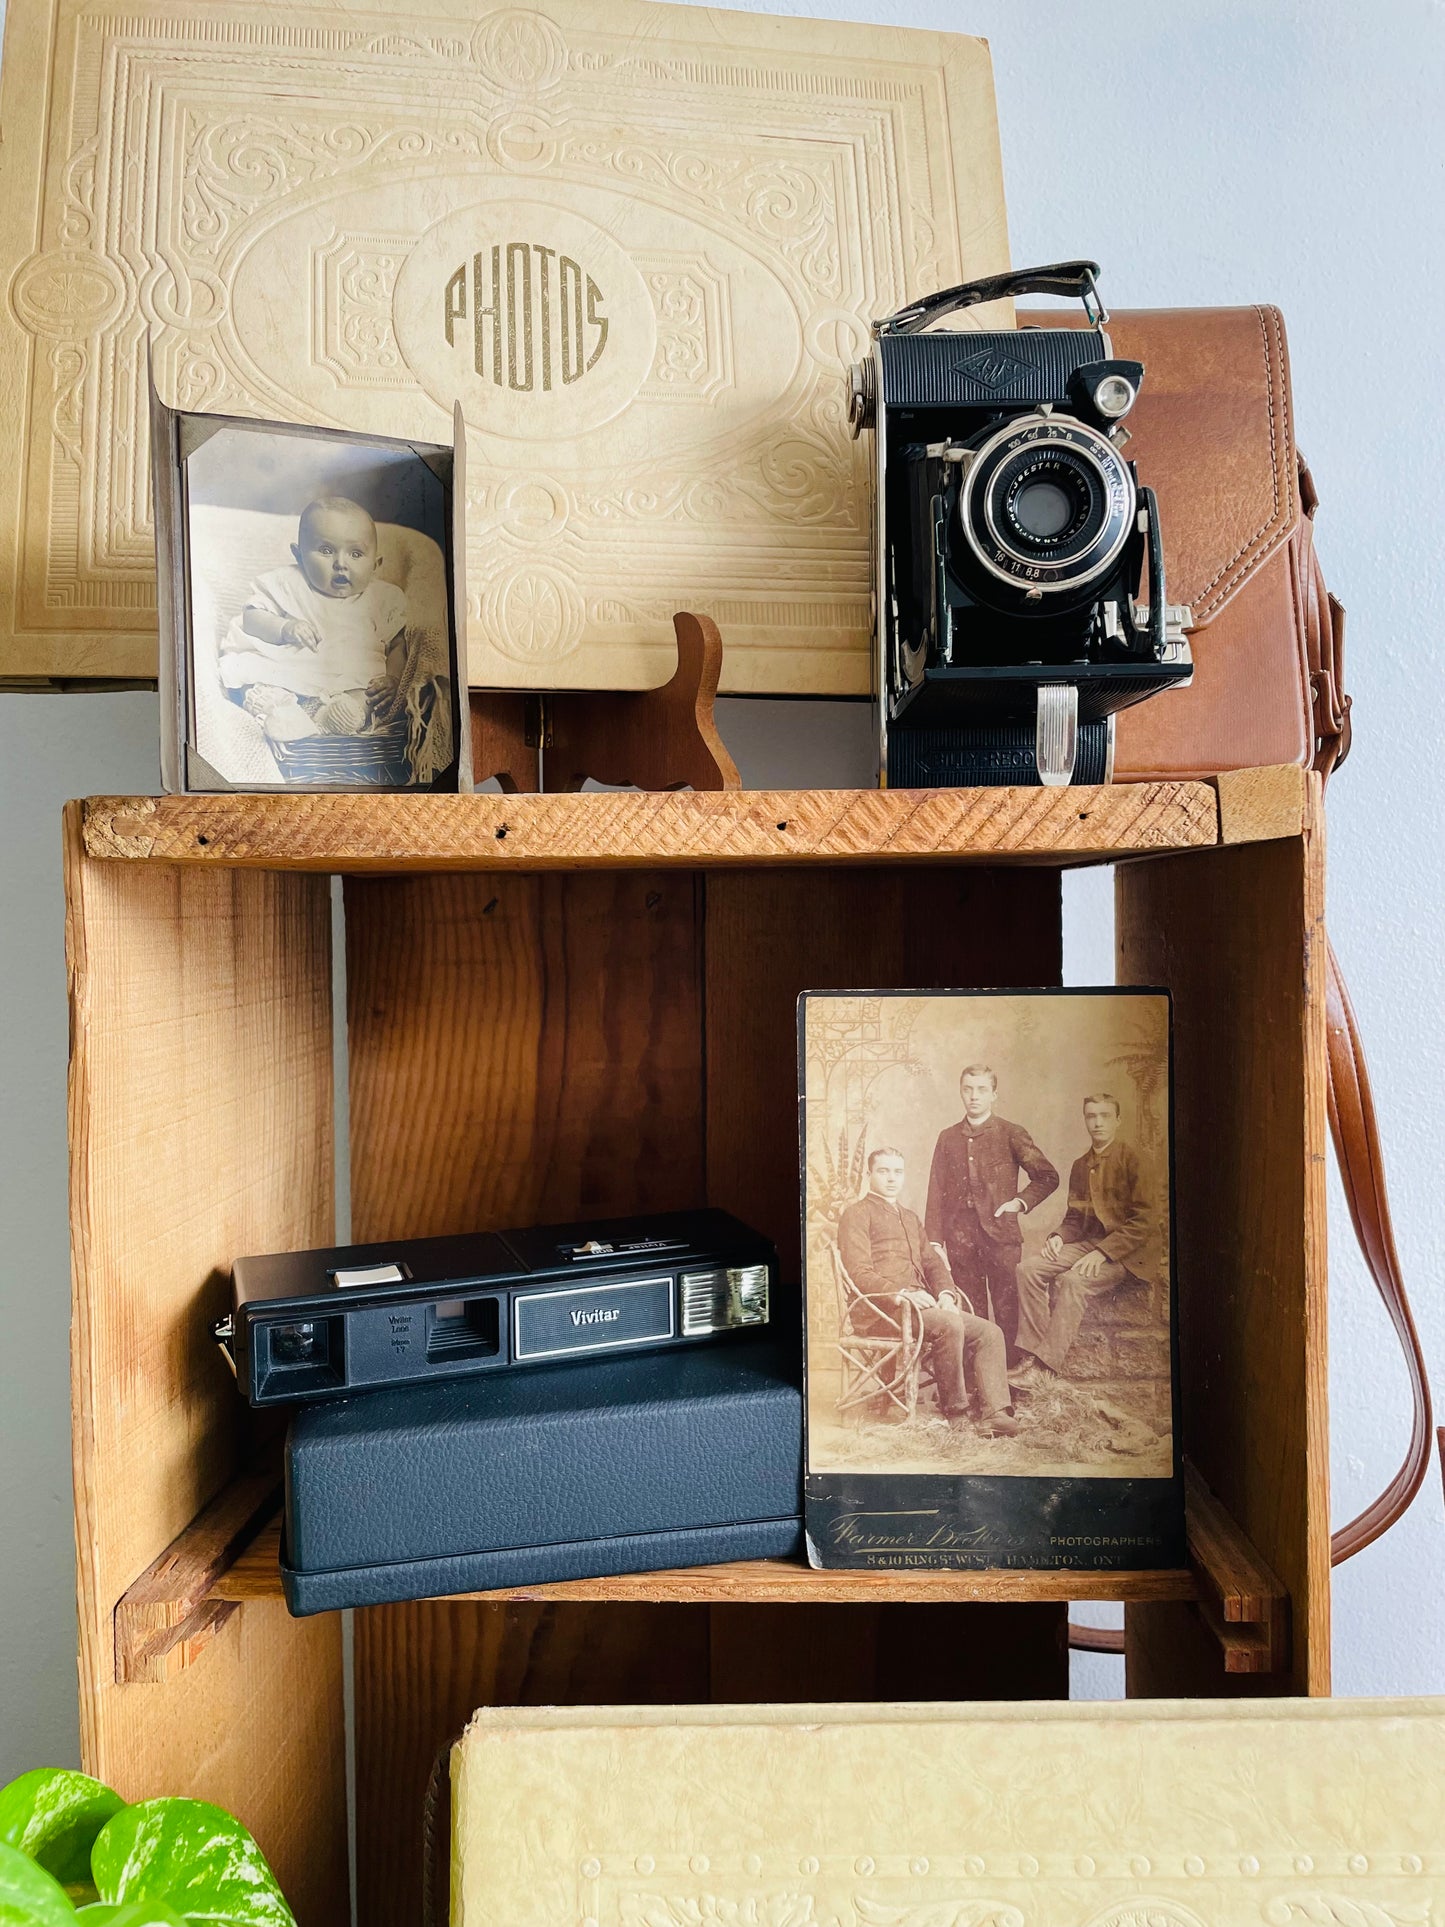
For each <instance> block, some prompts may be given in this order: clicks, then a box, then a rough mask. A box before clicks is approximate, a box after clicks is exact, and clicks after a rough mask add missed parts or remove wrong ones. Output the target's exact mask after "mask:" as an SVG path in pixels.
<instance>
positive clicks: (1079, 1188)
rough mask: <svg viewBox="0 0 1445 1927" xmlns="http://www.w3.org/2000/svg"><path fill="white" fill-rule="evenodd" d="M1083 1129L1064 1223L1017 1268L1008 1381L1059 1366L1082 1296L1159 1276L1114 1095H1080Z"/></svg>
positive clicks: (1144, 1191)
mask: <svg viewBox="0 0 1445 1927" xmlns="http://www.w3.org/2000/svg"><path fill="white" fill-rule="evenodd" d="M1084 1129H1085V1130H1086V1131H1087V1132H1088V1134H1089V1149H1088V1150H1087V1151H1085V1153H1084V1155H1083V1156H1082V1157H1080V1158H1075V1160H1074V1167H1073V1169H1072V1170H1071V1171H1070V1173H1069V1208H1068V1211H1067V1212H1066V1213H1065V1215H1064V1221H1063V1223H1062V1224H1061V1225H1060V1226H1059V1228H1058V1230H1057V1231H1055V1232H1054V1233H1052V1235H1051V1236H1050V1237H1048V1238H1046V1239H1045V1240H1044V1244H1043V1249H1042V1250H1041V1251H1040V1252H1039V1253H1038V1255H1037V1256H1036V1257H1033V1258H1026V1259H1025V1260H1024V1261H1023V1263H1022V1264H1021V1265H1020V1266H1019V1270H1018V1286H1019V1331H1018V1346H1019V1350H1020V1352H1021V1353H1022V1354H1023V1362H1022V1365H1021V1367H1020V1368H1019V1369H1018V1370H1016V1371H1015V1374H1014V1376H1015V1377H1016V1378H1025V1379H1026V1378H1028V1377H1029V1376H1030V1374H1031V1373H1034V1372H1036V1371H1037V1370H1038V1369H1039V1367H1040V1366H1042V1367H1043V1369H1044V1370H1045V1371H1048V1372H1061V1371H1062V1370H1063V1369H1064V1360H1065V1359H1066V1358H1067V1357H1068V1355H1069V1347H1070V1346H1071V1345H1072V1344H1073V1342H1074V1340H1075V1338H1076V1337H1077V1336H1078V1332H1079V1326H1080V1325H1081V1324H1082V1322H1083V1317H1084V1308H1085V1307H1086V1305H1087V1304H1088V1303H1089V1301H1090V1299H1092V1298H1097V1297H1098V1296H1099V1295H1100V1293H1102V1292H1106V1291H1115V1290H1117V1288H1118V1287H1119V1286H1120V1285H1123V1284H1128V1283H1130V1282H1131V1281H1142V1282H1144V1283H1150V1282H1152V1281H1153V1280H1154V1279H1155V1278H1157V1277H1158V1276H1159V1264H1160V1251H1159V1213H1158V1210H1157V1208H1156V1206H1155V1202H1154V1198H1153V1195H1152V1192H1151V1188H1150V1186H1149V1184H1148V1181H1147V1179H1146V1178H1145V1175H1144V1172H1143V1170H1142V1168H1141V1166H1140V1163H1139V1155H1138V1153H1137V1152H1136V1151H1135V1149H1134V1147H1133V1145H1131V1144H1126V1143H1125V1142H1124V1140H1123V1138H1121V1137H1120V1136H1119V1100H1118V1098H1117V1097H1114V1096H1111V1095H1110V1093H1109V1092H1107V1091H1098V1092H1096V1093H1095V1094H1094V1095H1093V1096H1092V1097H1086V1098H1085V1099H1084Z"/></svg>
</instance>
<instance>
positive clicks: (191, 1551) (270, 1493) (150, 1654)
mask: <svg viewBox="0 0 1445 1927" xmlns="http://www.w3.org/2000/svg"><path fill="white" fill-rule="evenodd" d="M280 1509H281V1487H280V1485H279V1484H278V1482H277V1479H276V1475H275V1472H274V1471H265V1472H255V1473H250V1474H244V1473H243V1474H242V1475H241V1477H239V1478H237V1479H234V1480H232V1482H231V1483H230V1484H229V1485H227V1486H224V1487H223V1488H222V1489H221V1491H220V1492H218V1493H217V1494H216V1497H215V1498H214V1499H212V1501H211V1503H210V1504H209V1505H208V1506H207V1507H206V1508H205V1510H204V1511H203V1512H202V1513H201V1514H200V1517H199V1518H197V1519H196V1520H195V1521H194V1522H193V1523H192V1524H191V1525H190V1526H188V1527H187V1528H186V1530H185V1531H184V1532H183V1533H181V1535H180V1536H179V1538H177V1539H175V1540H173V1541H172V1542H171V1544H170V1545H169V1546H168V1547H167V1548H166V1550H165V1551H164V1552H163V1553H162V1554H161V1555H160V1557H159V1558H158V1559H156V1560H154V1561H153V1562H152V1563H151V1565H150V1566H148V1567H147V1568H146V1570H145V1571H144V1572H143V1573H142V1574H141V1576H140V1578H139V1579H137V1580H136V1582H135V1584H134V1585H133V1586H128V1587H127V1588H126V1590H125V1592H124V1593H122V1595H121V1597H120V1599H119V1600H118V1601H117V1602H116V1608H115V1676H116V1679H117V1680H119V1681H120V1683H121V1684H122V1685H125V1684H126V1683H127V1682H130V1681H134V1682H139V1681H142V1680H147V1681H150V1682H152V1683H154V1682H156V1681H160V1680H165V1679H169V1678H170V1677H171V1676H172V1675H173V1674H175V1673H178V1672H179V1671H180V1670H181V1669H182V1667H185V1666H191V1665H194V1663H195V1661H196V1659H197V1658H198V1657H199V1655H200V1654H201V1653H202V1652H204V1650H205V1649H206V1647H207V1646H208V1645H209V1644H210V1643H211V1641H212V1639H214V1638H215V1636H216V1634H217V1633H218V1632H219V1631H220V1630H221V1628H222V1627H223V1626H224V1625H225V1624H226V1621H227V1620H228V1618H229V1617H230V1610H231V1609H230V1608H228V1606H227V1602H226V1601H225V1600H224V1599H223V1598H222V1596H221V1594H220V1592H219V1586H220V1582H221V1579H222V1578H223V1576H224V1575H225V1574H226V1573H227V1572H228V1571H229V1570H230V1569H231V1568H232V1567H233V1566H234V1565H235V1563H236V1561H237V1559H238V1558H239V1557H240V1556H241V1554H242V1553H243V1552H244V1551H246V1550H247V1549H248V1548H249V1547H250V1546H251V1544H252V1543H253V1542H254V1541H255V1539H256V1537H257V1535H258V1533H261V1532H262V1531H264V1530H265V1529H266V1527H267V1525H268V1524H269V1525H270V1527H271V1533H270V1534H269V1535H268V1537H270V1538H271V1540H272V1553H273V1556H274V1552H275V1544H274V1540H275V1535H276V1534H278V1533H279V1531H280V1521H279V1518H278V1517H277V1515H278V1514H279V1512H280Z"/></svg>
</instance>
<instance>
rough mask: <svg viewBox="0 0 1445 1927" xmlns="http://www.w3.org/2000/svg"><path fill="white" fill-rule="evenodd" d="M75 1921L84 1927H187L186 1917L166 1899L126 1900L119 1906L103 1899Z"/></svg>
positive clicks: (78, 1915) (86, 1909)
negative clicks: (168, 1904)
mask: <svg viewBox="0 0 1445 1927" xmlns="http://www.w3.org/2000/svg"><path fill="white" fill-rule="evenodd" d="M75 1918H76V1919H77V1920H78V1921H79V1922H80V1923H81V1927H186V1920H185V1915H184V1914H178V1913H177V1912H176V1910H175V1908H174V1907H168V1906H167V1905H166V1903H165V1902H164V1901H163V1900H123V1901H121V1903H120V1905H119V1906H113V1905H112V1904H111V1902H110V1901H108V1900H102V1901H99V1902H97V1903H95V1904H94V1905H92V1906H89V1907H81V1908H80V1909H79V1910H78V1911H77V1913H76V1916H75Z"/></svg>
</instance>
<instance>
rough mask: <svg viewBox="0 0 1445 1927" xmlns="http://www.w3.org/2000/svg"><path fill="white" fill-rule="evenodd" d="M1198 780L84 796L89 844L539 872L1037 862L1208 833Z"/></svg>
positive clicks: (1213, 821)
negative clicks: (1058, 785)
mask: <svg viewBox="0 0 1445 1927" xmlns="http://www.w3.org/2000/svg"><path fill="white" fill-rule="evenodd" d="M1218 835H1219V806H1218V800H1217V798H1216V796H1215V793H1214V791H1213V789H1212V788H1211V787H1210V786H1209V785H1208V784H1207V783H1119V784H1113V785H1106V786H1101V787H1098V788H1079V789H1067V790H1050V789H985V790H722V791H712V792H704V793H698V794H694V793H691V792H687V791H678V792H672V793H668V794H663V795H656V794H647V793H640V792H637V791H613V792H598V791H588V792H586V793H585V794H580V795H578V794H571V795H542V796H493V795H479V796H248V795H232V796H95V797H91V798H90V799H89V800H88V801H87V802H86V804H85V847H86V851H87V853H88V854H89V855H91V856H94V857H117V858H120V857H124V858H132V859H134V858H150V859H156V858H160V859H162V860H164V861H166V862H173V863H198V864H201V865H232V864H239V865H247V866H251V867H254V868H260V869H272V870H280V869H301V870H308V869H309V870H327V871H341V872H343V873H365V872H367V871H378V872H397V871H406V870H412V871H437V870H545V869H554V870H556V869H561V870H568V869H588V868H641V869H647V868H653V867H657V866H661V865H665V864H678V865H682V866H684V867H707V868H715V867H724V866H755V865H758V864H779V863H820V864H822V863H826V864H866V863H905V862H919V863H927V862H957V861H960V860H972V861H982V862H998V861H1000V860H1014V859H1018V860H1025V859H1033V858H1036V859H1039V860H1042V861H1047V862H1048V863H1050V864H1059V863H1092V862H1106V861H1108V860H1110V859H1111V858H1113V857H1119V856H1129V855H1136V854H1140V853H1147V852H1155V851H1167V850H1176V849H1202V848H1209V847H1211V846H1213V845H1214V844H1215V843H1217V841H1218Z"/></svg>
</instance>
